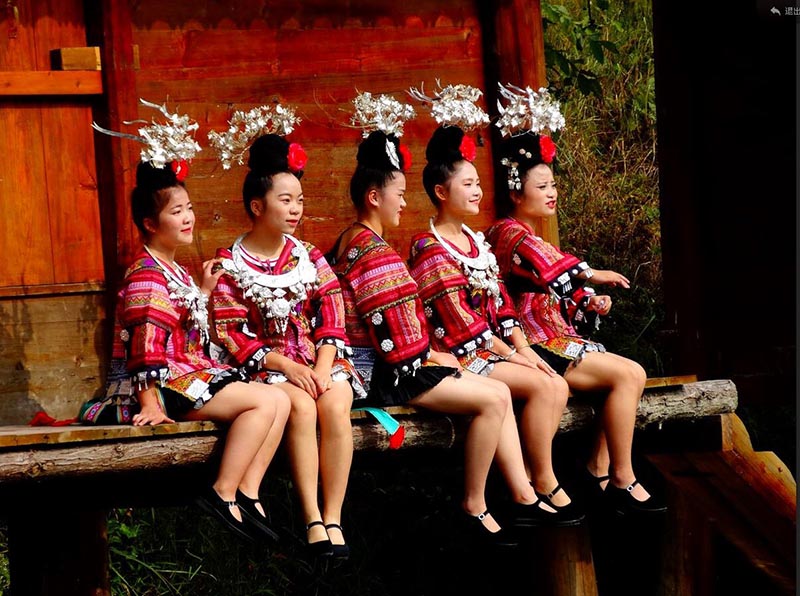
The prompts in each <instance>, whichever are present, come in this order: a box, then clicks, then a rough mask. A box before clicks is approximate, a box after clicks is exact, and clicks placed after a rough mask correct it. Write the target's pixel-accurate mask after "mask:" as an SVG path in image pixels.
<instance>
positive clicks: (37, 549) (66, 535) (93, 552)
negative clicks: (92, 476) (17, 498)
mask: <svg viewBox="0 0 800 596" xmlns="http://www.w3.org/2000/svg"><path fill="white" fill-rule="evenodd" d="M34 502H35V503H36V504H35V505H34V506H25V505H23V504H22V503H21V502H20V503H19V507H17V508H16V511H15V512H14V514H13V515H10V516H9V522H8V544H9V549H8V550H9V570H10V574H11V595H12V596H52V595H53V594H58V595H59V596H111V587H110V584H109V572H108V569H109V559H108V533H107V528H106V512H105V511H77V510H75V507H76V505H75V504H73V503H68V504H63V503H61V502H60V501H59V499H57V498H53V499H48V500H44V499H41V500H39V499H36V500H35V501H34Z"/></svg>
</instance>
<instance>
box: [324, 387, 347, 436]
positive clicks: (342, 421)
mask: <svg viewBox="0 0 800 596" xmlns="http://www.w3.org/2000/svg"><path fill="white" fill-rule="evenodd" d="M352 406H353V393H352V391H348V392H346V393H345V392H340V393H338V394H330V395H326V396H325V397H324V398H322V399H320V400H317V412H318V416H319V423H320V426H322V425H326V426H331V427H334V428H339V427H345V426H346V427H347V428H350V409H351V408H352Z"/></svg>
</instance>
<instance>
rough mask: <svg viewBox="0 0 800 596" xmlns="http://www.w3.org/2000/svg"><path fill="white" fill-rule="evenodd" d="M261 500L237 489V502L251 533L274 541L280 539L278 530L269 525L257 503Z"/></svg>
mask: <svg viewBox="0 0 800 596" xmlns="http://www.w3.org/2000/svg"><path fill="white" fill-rule="evenodd" d="M260 503H261V502H260V501H259V500H258V499H251V498H250V497H248V496H247V495H246V494H244V493H243V492H242V491H240V490H238V489H237V490H236V504H237V505H238V506H239V511H241V512H242V521H243V522H244V524H245V526H247V528H248V530H250V534H252V535H254V536H263V537H265V538H268V539H270V540H272V541H274V542H278V540H279V539H280V538H279V536H278V534H277V532H275V530H273V529H272V528H270V527H269V526H268V525H267V518H266V516H265V515H264V514H262V513H261V512H260V511H259V510H258V507H256V505H257V504H260ZM262 507H263V506H262Z"/></svg>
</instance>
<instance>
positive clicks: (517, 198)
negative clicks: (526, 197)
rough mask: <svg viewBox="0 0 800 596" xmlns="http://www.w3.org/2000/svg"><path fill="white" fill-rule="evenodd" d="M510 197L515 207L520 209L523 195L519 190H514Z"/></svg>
mask: <svg viewBox="0 0 800 596" xmlns="http://www.w3.org/2000/svg"><path fill="white" fill-rule="evenodd" d="M508 195H509V196H510V197H511V202H512V203H514V206H515V207H519V205H520V203H522V193H521V192H520V191H518V190H512V191H510V192H509V193H508Z"/></svg>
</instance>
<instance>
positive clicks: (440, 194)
mask: <svg viewBox="0 0 800 596" xmlns="http://www.w3.org/2000/svg"><path fill="white" fill-rule="evenodd" d="M433 192H434V194H435V195H436V198H437V199H439V200H440V201H446V200H447V189H446V188H445V187H444V185H443V184H437V185H436V186H434V187H433Z"/></svg>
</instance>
